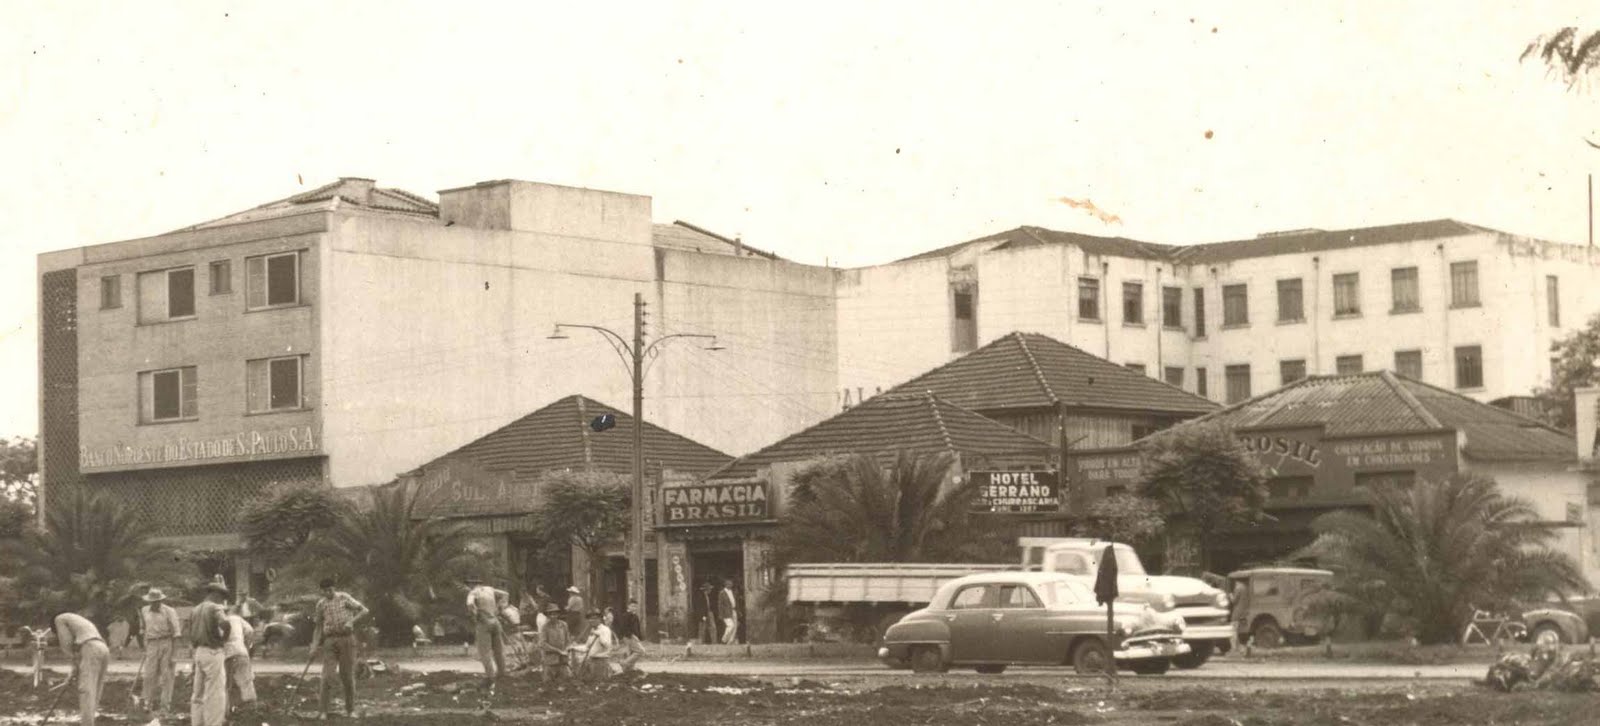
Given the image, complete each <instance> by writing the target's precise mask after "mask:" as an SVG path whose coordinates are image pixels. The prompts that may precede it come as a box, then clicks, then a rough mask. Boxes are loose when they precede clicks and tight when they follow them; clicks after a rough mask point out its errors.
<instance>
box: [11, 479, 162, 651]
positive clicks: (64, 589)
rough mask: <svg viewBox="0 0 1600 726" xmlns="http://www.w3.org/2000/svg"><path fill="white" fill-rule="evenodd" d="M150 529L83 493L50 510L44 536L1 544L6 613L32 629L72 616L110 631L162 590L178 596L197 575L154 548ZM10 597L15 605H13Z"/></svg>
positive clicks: (31, 532)
mask: <svg viewBox="0 0 1600 726" xmlns="http://www.w3.org/2000/svg"><path fill="white" fill-rule="evenodd" d="M151 533H152V530H151V528H150V526H149V524H148V523H146V522H144V521H143V520H141V519H140V518H139V517H138V515H136V514H135V513H134V512H132V511H131V510H128V509H124V508H122V507H120V506H118V505H117V504H116V503H115V502H113V501H112V500H110V499H108V498H105V497H101V496H98V495H86V494H84V493H82V492H79V493H77V494H75V495H74V496H73V498H72V499H71V501H70V502H68V503H67V506H61V507H54V506H52V507H51V508H50V511H49V513H48V515H47V516H46V518H45V525H44V527H42V528H30V529H28V530H27V531H26V532H25V533H24V534H23V536H22V537H21V538H20V539H15V540H9V541H4V542H0V563H4V564H0V575H4V576H6V577H7V578H9V580H10V583H9V586H8V587H5V588H0V599H6V600H8V602H6V603H4V604H5V606H6V609H9V610H11V611H12V613H13V615H14V616H15V617H18V618H20V619H22V620H24V621H27V622H39V623H43V622H47V621H48V620H49V619H50V618H51V617H53V616H54V615H55V614H56V613H59V612H62V611H66V610H72V611H73V612H77V613H79V614H81V615H83V616H84V617H87V618H89V619H90V620H92V621H94V622H95V624H97V625H99V626H100V627H102V628H104V627H106V626H107V625H109V624H110V622H111V620H112V619H113V618H114V617H115V615H116V614H117V613H119V612H124V611H128V610H131V609H132V608H133V607H135V602H134V598H136V597H137V596H138V595H139V594H142V592H143V591H144V589H145V588H147V587H149V586H151V585H156V586H160V587H165V588H177V587H181V586H182V585H183V584H185V581H186V579H187V578H186V575H188V574H190V573H191V568H190V567H189V565H188V563H187V562H186V561H185V560H184V559H183V558H182V557H181V556H180V554H179V553H178V552H177V551H176V550H174V549H172V548H170V547H166V546H162V545H158V544H155V543H154V542H152V541H151ZM8 596H9V597H8Z"/></svg>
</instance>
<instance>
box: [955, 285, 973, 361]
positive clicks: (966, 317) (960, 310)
mask: <svg viewBox="0 0 1600 726" xmlns="http://www.w3.org/2000/svg"><path fill="white" fill-rule="evenodd" d="M954 300H955V321H954V323H953V326H952V330H951V340H950V349H951V350H952V351H954V352H956V353H965V352H967V351H970V350H972V349H973V348H976V347H978V321H977V319H976V318H977V315H976V312H977V311H976V309H975V308H976V307H977V302H978V301H977V295H975V294H974V293H973V292H972V291H971V290H970V289H969V290H957V291H956V292H955V294H954Z"/></svg>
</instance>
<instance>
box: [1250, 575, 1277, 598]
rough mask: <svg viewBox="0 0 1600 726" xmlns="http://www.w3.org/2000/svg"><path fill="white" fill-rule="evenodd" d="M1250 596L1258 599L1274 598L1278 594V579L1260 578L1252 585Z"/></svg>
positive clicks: (1252, 582)
mask: <svg viewBox="0 0 1600 726" xmlns="http://www.w3.org/2000/svg"><path fill="white" fill-rule="evenodd" d="M1250 594H1251V595H1254V596H1256V597H1272V596H1274V595H1277V594H1278V578H1276V577H1258V578H1256V579H1255V580H1253V581H1251V583H1250Z"/></svg>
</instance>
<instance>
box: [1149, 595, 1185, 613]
mask: <svg viewBox="0 0 1600 726" xmlns="http://www.w3.org/2000/svg"><path fill="white" fill-rule="evenodd" d="M1150 606H1151V607H1153V608H1155V609H1157V610H1160V611H1162V612H1166V611H1168V610H1171V609H1173V608H1175V607H1177V606H1178V599H1177V598H1175V597H1173V596H1172V593H1170V592H1168V593H1162V595H1161V597H1158V598H1156V599H1155V602H1152V603H1150Z"/></svg>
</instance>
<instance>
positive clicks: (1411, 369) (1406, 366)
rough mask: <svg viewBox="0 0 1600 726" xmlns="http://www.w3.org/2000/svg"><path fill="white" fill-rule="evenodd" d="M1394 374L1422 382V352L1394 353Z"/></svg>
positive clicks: (1400, 351) (1404, 351) (1401, 351)
mask: <svg viewBox="0 0 1600 726" xmlns="http://www.w3.org/2000/svg"><path fill="white" fill-rule="evenodd" d="M1394 372H1395V373H1398V374H1400V375H1402V376H1405V377H1406V378H1410V379H1411V380H1414V381H1420V380H1422V351H1420V350H1397V351H1395V352H1394Z"/></svg>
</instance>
